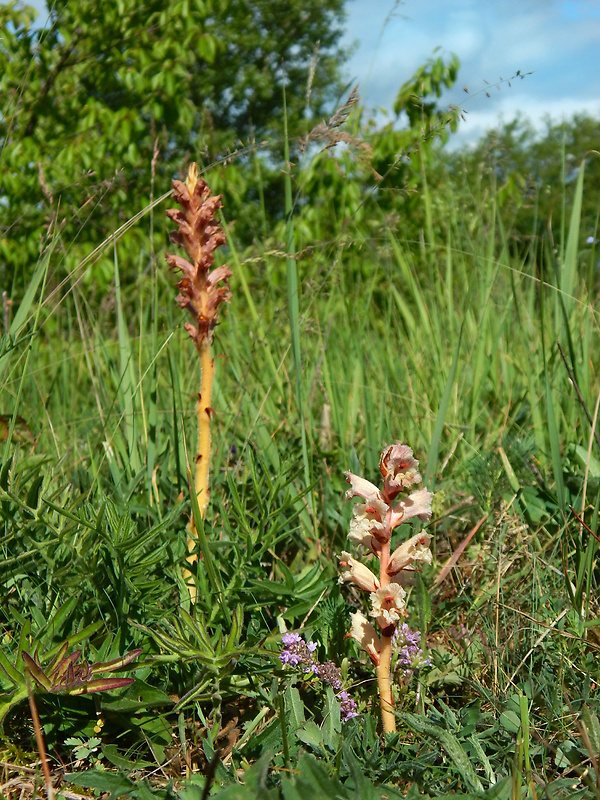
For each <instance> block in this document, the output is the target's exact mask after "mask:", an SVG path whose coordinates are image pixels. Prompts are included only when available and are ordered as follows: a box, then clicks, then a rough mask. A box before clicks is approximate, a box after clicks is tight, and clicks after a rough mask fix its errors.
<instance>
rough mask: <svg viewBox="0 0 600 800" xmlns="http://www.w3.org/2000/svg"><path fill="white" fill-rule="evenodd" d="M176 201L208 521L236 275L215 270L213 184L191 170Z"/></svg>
mask: <svg viewBox="0 0 600 800" xmlns="http://www.w3.org/2000/svg"><path fill="white" fill-rule="evenodd" d="M172 186H173V197H174V198H175V200H176V201H177V202H178V203H179V205H180V206H181V208H175V209H170V210H169V211H167V216H168V217H169V218H170V219H172V220H173V222H175V223H176V224H177V227H178V230H177V231H173V232H172V233H171V241H172V242H173V243H174V244H178V245H180V246H181V247H184V248H185V250H186V252H187V254H188V256H189V258H190V260H189V261H188V260H187V259H185V258H182V257H181V256H178V255H172V254H168V255H167V256H166V258H167V262H168V264H169V266H170V267H171V268H172V269H178V270H181V272H182V273H183V277H182V278H181V280H180V281H179V283H178V284H177V288H178V289H179V290H180V291H179V294H178V295H177V298H176V301H177V303H178V304H179V305H180V306H181V308H185V309H187V310H188V311H189V312H190V314H191V315H192V318H193V320H194V324H192V323H191V322H186V323H185V329H186V331H187V332H188V333H189V335H190V336H191V337H192V340H193V342H194V345H195V347H196V350H197V351H198V355H199V357H200V369H201V382H200V392H199V393H198V400H197V403H196V412H197V416H198V451H197V453H196V458H195V465H196V469H195V481H194V486H195V494H196V498H197V500H198V508H199V511H200V516H201V517H202V518H204V514H205V512H206V507H207V505H208V499H209V475H208V470H209V463H210V451H211V441H210V422H211V416H212V414H213V413H214V412H213V409H212V408H211V405H210V401H211V395H212V385H213V377H214V371H215V362H214V359H213V357H212V354H211V345H212V340H213V334H214V329H215V327H216V324H217V320H218V316H219V306H220V305H221V303H224V302H227V301H228V300H229V299H230V297H231V292H230V291H229V278H230V277H231V275H232V274H233V273H232V272H231V270H230V269H229V267H228V266H227V264H223V266H220V267H216V268H215V269H211V267H212V266H213V263H214V260H215V257H214V251H215V250H216V248H217V247H220V246H221V245H224V244H225V243H226V238H225V234H224V233H223V230H222V228H221V227H220V225H219V224H218V223H217V222H216V220H215V214H216V213H217V211H218V209H220V208H221V205H222V204H221V198H220V196H213V195H211V193H210V189H209V188H208V184H207V183H206V181H204V180H202V178H198V173H197V166H196V164H193V163H192V164H190V166H189V169H188V174H187V179H186V181H185V183H182V182H181V181H176V180H174V181H173V182H172ZM188 533H189V535H188V556H187V560H188V563H189V564H193V563H194V562H195V560H196V555H195V553H194V549H195V533H196V531H195V526H194V518H193V515H192V519H191V521H190V525H189V528H188ZM190 596H191V599H192V601H193V600H195V596H196V592H195V587H193V586H191V587H190Z"/></svg>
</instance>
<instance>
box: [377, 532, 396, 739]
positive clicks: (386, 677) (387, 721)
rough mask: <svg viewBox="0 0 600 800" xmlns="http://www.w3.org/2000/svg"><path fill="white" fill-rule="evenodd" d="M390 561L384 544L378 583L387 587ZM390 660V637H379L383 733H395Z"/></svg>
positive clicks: (387, 543)
mask: <svg viewBox="0 0 600 800" xmlns="http://www.w3.org/2000/svg"><path fill="white" fill-rule="evenodd" d="M389 561H390V542H389V541H388V542H385V544H383V545H382V546H381V553H380V554H379V583H380V585H381V586H382V587H383V586H387V584H388V583H389V582H390V576H389V575H388V571H387V568H388V564H389ZM391 660H392V637H391V636H382V637H381V652H380V653H379V664H378V666H377V685H378V687H379V703H380V705H381V721H382V722H383V732H384V733H395V731H396V717H395V716H394V698H393V697H392V687H391V685H390V663H391Z"/></svg>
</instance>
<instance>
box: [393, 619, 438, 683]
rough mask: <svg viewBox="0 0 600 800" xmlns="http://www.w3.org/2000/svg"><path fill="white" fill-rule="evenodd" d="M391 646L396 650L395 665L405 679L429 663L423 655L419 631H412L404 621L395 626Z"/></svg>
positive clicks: (408, 678) (428, 659) (429, 660)
mask: <svg viewBox="0 0 600 800" xmlns="http://www.w3.org/2000/svg"><path fill="white" fill-rule="evenodd" d="M392 647H393V648H394V649H395V650H397V651H398V660H397V662H396V664H397V666H398V667H399V668H400V669H401V670H402V675H403V677H404V680H405V681H408V680H410V679H411V678H412V676H413V673H415V672H417V671H418V670H420V669H421V668H422V667H428V666H430V665H431V659H430V658H424V657H423V649H422V647H421V632H420V631H414V630H412V628H410V627H409V626H408V625H407V624H406V622H405V623H403V624H402V625H400V626H398V627H397V628H396V632H395V633H394V635H393V637H392Z"/></svg>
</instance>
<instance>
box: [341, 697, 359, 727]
mask: <svg viewBox="0 0 600 800" xmlns="http://www.w3.org/2000/svg"><path fill="white" fill-rule="evenodd" d="M338 699H339V701H340V703H341V706H342V721H343V722H346V721H347V720H349V719H352V717H358V706H357V705H356V702H355V701H354V700H353V699H352V698H351V697H350V695H349V694H348V692H346V691H343V692H340V693H339V695H338Z"/></svg>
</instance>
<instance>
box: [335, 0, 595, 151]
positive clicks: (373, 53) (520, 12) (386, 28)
mask: <svg viewBox="0 0 600 800" xmlns="http://www.w3.org/2000/svg"><path fill="white" fill-rule="evenodd" d="M347 9H348V20H347V25H346V37H345V42H346V43H350V42H353V41H355V40H357V41H358V49H357V50H356V52H355V53H354V54H353V56H352V57H351V59H350V62H349V64H348V67H347V70H346V74H347V76H348V79H349V80H354V81H355V82H357V83H358V84H359V89H360V94H361V98H362V102H363V104H364V105H366V106H368V107H370V108H377V107H384V108H387V109H391V107H392V104H393V102H394V99H395V97H396V93H397V91H398V89H399V87H400V86H401V85H402V84H403V83H404V81H406V80H408V78H410V76H411V75H412V74H413V73H414V72H415V70H416V69H417V68H418V67H419V66H420V65H421V64H423V63H425V61H426V60H427V59H428V58H429V57H430V56H431V55H432V53H433V50H434V48H436V47H440V48H441V49H440V50H439V52H438V54H436V55H444V54H446V55H448V54H450V53H456V55H457V56H458V57H459V59H460V62H461V68H460V72H459V75H458V80H457V83H456V84H455V86H454V88H453V89H452V90H450V91H448V92H446V93H445V94H444V95H443V97H442V99H441V103H442V104H443V105H448V104H450V103H452V104H453V105H459V106H461V107H462V108H463V109H464V110H465V111H467V112H468V113H467V114H466V120H467V121H466V123H462V126H461V130H460V133H459V134H458V135H457V140H456V141H457V143H465V142H471V141H474V140H475V139H477V138H478V137H479V136H481V134H482V133H483V132H484V131H485V130H487V129H489V128H494V127H496V126H497V125H498V121H499V120H500V119H503V120H505V121H507V122H508V121H510V120H512V119H514V118H515V117H516V116H517V115H520V114H524V115H526V116H528V117H529V118H530V119H531V120H532V121H533V122H534V124H536V126H540V127H542V126H543V122H542V121H543V118H544V116H545V115H548V114H549V115H550V116H551V117H552V119H553V120H554V121H557V122H558V121H560V120H561V119H563V118H564V117H569V116H570V115H572V114H573V113H574V112H576V111H587V112H588V113H590V114H593V115H595V116H598V117H600V0H406V2H404V3H394V2H393V0H348V2H347ZM517 70H521V72H522V73H527V72H532V73H533V74H532V75H527V76H526V77H525V79H524V80H519V79H517V80H515V81H511V84H512V86H511V87H509V86H508V85H507V84H506V83H504V84H503V85H502V86H501V88H500V90H497V89H495V88H492V89H488V91H489V93H490V95H491V97H489V98H488V97H486V95H485V89H486V88H487V87H486V84H485V82H484V81H486V80H487V81H488V82H489V83H490V84H495V83H496V82H497V81H499V79H500V78H504V79H505V80H506V79H507V78H510V77H511V76H512V75H514V74H515V73H516V71H517ZM464 86H466V87H468V89H469V94H468V95H467V94H466V93H465V92H464V91H463V87H464ZM599 145H600V143H599Z"/></svg>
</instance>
